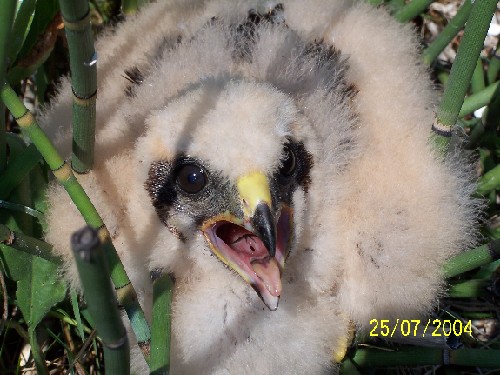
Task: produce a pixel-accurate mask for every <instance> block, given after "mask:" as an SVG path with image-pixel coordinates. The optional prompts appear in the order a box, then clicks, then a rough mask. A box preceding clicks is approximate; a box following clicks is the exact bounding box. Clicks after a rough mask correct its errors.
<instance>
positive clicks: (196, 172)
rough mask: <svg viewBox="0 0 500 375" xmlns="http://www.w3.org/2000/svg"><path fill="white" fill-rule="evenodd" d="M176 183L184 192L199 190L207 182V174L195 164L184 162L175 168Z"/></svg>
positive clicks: (196, 191)
mask: <svg viewBox="0 0 500 375" xmlns="http://www.w3.org/2000/svg"><path fill="white" fill-rule="evenodd" d="M176 174H177V185H178V186H179V187H180V188H181V189H182V190H184V191H185V192H186V193H189V194H195V193H198V192H200V191H201V190H202V189H203V188H204V187H205V185H206V184H207V175H206V173H205V171H204V170H203V168H201V167H200V166H199V165H196V164H184V165H182V166H180V167H179V168H178V169H177V172H176Z"/></svg>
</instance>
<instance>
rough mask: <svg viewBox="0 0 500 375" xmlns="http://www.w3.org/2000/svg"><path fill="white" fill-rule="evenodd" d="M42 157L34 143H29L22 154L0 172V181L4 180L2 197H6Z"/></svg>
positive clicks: (0, 192) (0, 188) (1, 190)
mask: <svg viewBox="0 0 500 375" xmlns="http://www.w3.org/2000/svg"><path fill="white" fill-rule="evenodd" d="M41 159H42V156H41V155H40V153H39V152H38V150H37V149H36V147H35V145H33V144H31V145H29V146H28V147H27V148H26V150H24V152H23V153H22V154H21V155H19V156H18V157H16V158H15V159H11V160H10V161H9V164H8V165H7V168H5V170H4V172H3V173H2V174H0V181H2V183H1V184H0V199H6V198H7V197H8V196H9V194H10V193H11V192H12V190H14V188H15V187H16V186H17V185H19V184H20V183H21V181H22V180H23V179H24V178H25V177H26V176H27V175H28V174H29V173H30V171H31V170H32V169H33V168H34V167H35V166H36V165H37V164H38V162H39V161H40V160H41Z"/></svg>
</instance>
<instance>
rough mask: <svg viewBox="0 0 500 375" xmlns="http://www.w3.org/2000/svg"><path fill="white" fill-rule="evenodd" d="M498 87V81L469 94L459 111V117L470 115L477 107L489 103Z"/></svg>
mask: <svg viewBox="0 0 500 375" xmlns="http://www.w3.org/2000/svg"><path fill="white" fill-rule="evenodd" d="M497 88H498V82H495V83H493V84H492V85H489V86H487V87H486V88H485V89H484V90H482V91H480V92H478V93H475V94H472V95H469V96H468V97H467V98H465V100H464V103H463V105H462V108H461V109H460V112H459V113H458V117H463V116H465V115H468V114H469V113H471V112H473V111H475V110H476V109H479V108H481V107H484V106H485V105H487V104H488V103H489V102H490V101H491V99H492V98H493V95H494V94H495V91H496V90H497Z"/></svg>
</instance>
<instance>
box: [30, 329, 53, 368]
mask: <svg viewBox="0 0 500 375" xmlns="http://www.w3.org/2000/svg"><path fill="white" fill-rule="evenodd" d="M36 333H37V330H36V328H35V327H33V326H30V328H29V329H28V334H29V337H30V345H31V353H32V354H33V359H34V361H35V365H36V370H37V374H40V375H49V370H48V368H47V366H45V358H44V357H43V351H42V349H41V348H40V345H39V344H38V338H37V334H36Z"/></svg>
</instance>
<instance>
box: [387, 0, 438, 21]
mask: <svg viewBox="0 0 500 375" xmlns="http://www.w3.org/2000/svg"><path fill="white" fill-rule="evenodd" d="M432 1H433V0H412V2H411V3H409V4H406V5H405V6H404V7H402V8H401V9H399V10H398V11H397V12H396V13H395V14H394V18H395V19H396V21H398V22H402V23H404V22H408V21H410V20H412V19H413V18H415V17H416V16H418V15H419V14H420V13H422V12H423V11H425V10H426V9H427V7H428V6H429V5H430V4H431V3H432Z"/></svg>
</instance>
